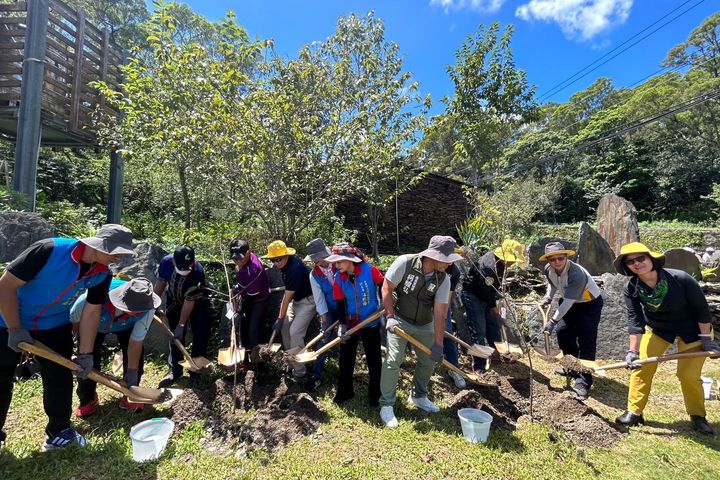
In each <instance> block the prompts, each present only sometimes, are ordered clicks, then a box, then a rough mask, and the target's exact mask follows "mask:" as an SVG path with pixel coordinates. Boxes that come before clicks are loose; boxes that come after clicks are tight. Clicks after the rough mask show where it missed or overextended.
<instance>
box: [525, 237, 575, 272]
mask: <svg viewBox="0 0 720 480" xmlns="http://www.w3.org/2000/svg"><path fill="white" fill-rule="evenodd" d="M551 242H560V243H562V244H563V245H564V246H565V248H567V249H570V250H574V251H577V247H576V245H575V242H573V241H570V240H566V239H564V238H558V237H540V238H538V239H537V240H535V241H534V242H533V243H531V244H530V246H529V247H528V261H529V262H530V265H532V266H533V267H535V268H539V269H540V270H542V269H543V268H544V267H545V262H541V261H540V257H541V256H542V255H543V254H544V253H545V245H547V244H548V243H551ZM571 259H573V260H574V257H571Z"/></svg>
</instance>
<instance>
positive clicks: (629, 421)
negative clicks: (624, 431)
mask: <svg viewBox="0 0 720 480" xmlns="http://www.w3.org/2000/svg"><path fill="white" fill-rule="evenodd" d="M615 423H617V424H618V425H622V426H624V427H634V426H635V425H639V424H642V425H644V424H645V419H644V418H643V416H642V415H636V414H634V413H632V412H627V411H626V412H625V413H623V414H622V415H620V416H619V417H617V418H616V419H615Z"/></svg>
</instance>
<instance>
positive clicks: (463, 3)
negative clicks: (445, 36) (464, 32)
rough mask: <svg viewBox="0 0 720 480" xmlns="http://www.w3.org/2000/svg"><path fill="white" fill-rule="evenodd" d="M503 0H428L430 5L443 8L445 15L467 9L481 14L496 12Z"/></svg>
mask: <svg viewBox="0 0 720 480" xmlns="http://www.w3.org/2000/svg"><path fill="white" fill-rule="evenodd" d="M503 3H505V0H430V5H437V6H440V7H443V8H444V9H445V12H446V13H447V12H448V11H449V10H460V9H463V8H469V9H471V10H478V11H481V12H497V11H498V10H500V7H502V4H503Z"/></svg>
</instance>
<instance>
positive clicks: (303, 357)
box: [289, 308, 385, 363]
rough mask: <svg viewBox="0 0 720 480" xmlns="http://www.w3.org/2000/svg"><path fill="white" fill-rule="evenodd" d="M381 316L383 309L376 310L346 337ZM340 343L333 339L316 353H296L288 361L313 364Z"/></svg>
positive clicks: (338, 339) (337, 339)
mask: <svg viewBox="0 0 720 480" xmlns="http://www.w3.org/2000/svg"><path fill="white" fill-rule="evenodd" d="M383 315H385V309H384V308H383V309H381V310H378V311H377V312H375V313H373V314H372V315H370V316H369V317H368V318H366V319H365V320H363V321H362V322H360V323H358V324H357V325H355V326H354V327H353V328H351V329H350V330H348V331H347V333H346V335H352V334H353V333H355V332H357V331H358V330H360V329H361V328H363V327H364V326H365V325H369V324H370V323H372V322H374V321H375V320H377V319H378V318H380V317H382V316H383ZM313 340H314V339H313ZM341 342H342V337H337V338H335V339H333V340H332V341H330V342H328V343H326V344H325V345H323V347H322V348H320V350H318V351H316V352H303V353H298V354H295V355H293V356H292V357H290V358H289V360H290V361H292V362H297V363H310V362H314V361H315V360H317V359H318V357H319V356H320V355H322V354H323V353H325V352H327V351H328V350H330V349H332V348H335V347H336V346H337V345H339V344H340V343H341Z"/></svg>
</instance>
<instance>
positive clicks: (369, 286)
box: [335, 262, 380, 327]
mask: <svg viewBox="0 0 720 480" xmlns="http://www.w3.org/2000/svg"><path fill="white" fill-rule="evenodd" d="M359 266H360V273H358V274H357V275H355V282H354V283H353V282H351V281H350V279H349V278H348V276H347V275H341V273H340V272H339V271H338V272H335V281H336V282H337V284H338V285H339V286H340V288H341V289H342V291H343V295H344V296H345V304H346V312H347V315H348V317H355V318H356V319H358V320H359V321H362V320H363V319H366V318H367V317H369V316H370V315H372V314H373V313H375V312H376V311H377V310H378V309H379V304H378V296H377V287H376V286H375V283H374V282H373V278H372V272H371V271H370V264H368V263H365V262H361V263H360V264H359ZM343 277H345V278H343ZM378 323H380V319H378V320H376V321H374V322H372V323H371V324H370V325H368V327H374V326H375V325H377V324H378ZM354 324H356V322H352V323H348V325H350V326H352V325H354Z"/></svg>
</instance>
